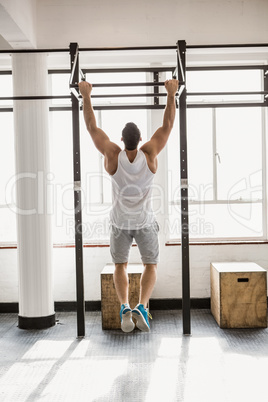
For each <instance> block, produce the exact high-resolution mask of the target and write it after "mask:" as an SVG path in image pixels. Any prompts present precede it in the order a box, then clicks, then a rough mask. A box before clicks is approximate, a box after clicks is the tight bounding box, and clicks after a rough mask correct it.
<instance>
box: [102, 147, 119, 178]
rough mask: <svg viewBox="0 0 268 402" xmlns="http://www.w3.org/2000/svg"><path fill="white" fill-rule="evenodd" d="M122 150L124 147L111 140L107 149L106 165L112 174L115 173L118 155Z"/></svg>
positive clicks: (105, 155)
mask: <svg viewBox="0 0 268 402" xmlns="http://www.w3.org/2000/svg"><path fill="white" fill-rule="evenodd" d="M121 151H122V149H121V148H120V147H119V146H118V145H117V144H115V143H114V142H110V144H109V147H107V148H106V150H105V154H104V167H105V169H106V171H107V172H108V173H109V174H110V175H114V174H115V172H116V170H117V165H118V155H119V153H120V152H121Z"/></svg>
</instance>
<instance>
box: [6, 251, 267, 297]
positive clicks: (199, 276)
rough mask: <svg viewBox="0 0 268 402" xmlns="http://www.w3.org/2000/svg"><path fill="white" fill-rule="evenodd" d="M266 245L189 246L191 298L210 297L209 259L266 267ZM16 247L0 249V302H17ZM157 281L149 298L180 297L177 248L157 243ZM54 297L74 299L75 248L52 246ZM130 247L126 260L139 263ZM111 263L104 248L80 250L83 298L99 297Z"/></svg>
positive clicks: (136, 254)
mask: <svg viewBox="0 0 268 402" xmlns="http://www.w3.org/2000/svg"><path fill="white" fill-rule="evenodd" d="M267 248H268V245H221V246H212V245H206V246H190V266H191V267H190V273H191V297H194V298H206V297H210V262H213V261H214V262H215V261H254V262H256V263H257V264H259V265H260V266H261V267H263V268H265V269H268V258H267V255H268V252H267V251H268V250H267ZM16 255H17V250H16V249H13V250H0V303H4V302H5V303H7V302H17V301H18V277H17V263H16ZM160 257H161V261H160V264H159V267H158V280H157V284H156V287H155V289H154V292H153V295H152V298H181V287H182V285H181V249H180V247H179V246H168V247H167V246H166V247H165V246H164V244H163V243H162V244H161V254H160ZM53 258H54V264H53V271H54V299H55V301H74V300H76V293H75V292H76V290H75V289H76V287H75V286H76V285H75V250H74V248H54V252H53ZM139 261H140V259H139V254H138V249H137V247H132V249H131V254H130V262H139ZM107 262H111V259H110V252H109V248H108V247H96V248H92V247H89V248H85V249H84V273H85V299H86V300H100V273H101V271H102V269H103V267H104V265H105V264H106V263H107Z"/></svg>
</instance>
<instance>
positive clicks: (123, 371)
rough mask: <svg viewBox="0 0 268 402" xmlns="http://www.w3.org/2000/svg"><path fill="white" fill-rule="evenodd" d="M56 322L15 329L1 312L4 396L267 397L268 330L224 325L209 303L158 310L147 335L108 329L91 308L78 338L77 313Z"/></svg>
mask: <svg viewBox="0 0 268 402" xmlns="http://www.w3.org/2000/svg"><path fill="white" fill-rule="evenodd" d="M57 319H58V323H57V325H56V326H55V327H53V328H50V329H48V330H42V331H25V330H20V329H18V328H17V316H16V315H15V314H2V315H0V401H1V402H13V401H14V402H30V401H41V402H43V401H46V402H54V401H55V402H56V401H62V402H69V401H70V402H76V401H77V402H83V401H86V402H89V401H94V402H101V401H103V402H106V401H116V402H121V401H122V402H132V401H146V402H147V401H152V402H158V401H161V402H169V401H179V402H181V401H183V402H240V401H241V402H242V401H243V402H262V401H268V389H267V381H268V380H267V376H268V329H248V330H241V329H235V330H222V329H220V328H219V327H218V325H217V324H216V322H215V321H214V319H213V317H212V316H211V314H210V311H209V310H193V311H192V335H191V336H183V335H182V320H181V311H177V310H173V311H169V312H165V311H153V321H152V324H151V325H152V330H151V332H150V333H149V334H147V333H141V332H140V331H138V330H135V331H134V332H133V333H130V334H124V333H122V332H121V331H103V330H102V329H101V314H100V312H94V313H91V312H90V313H86V337H85V338H84V339H81V340H78V339H76V315H75V313H58V314H57Z"/></svg>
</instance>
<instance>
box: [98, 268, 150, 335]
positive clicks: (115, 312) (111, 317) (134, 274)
mask: <svg viewBox="0 0 268 402" xmlns="http://www.w3.org/2000/svg"><path fill="white" fill-rule="evenodd" d="M127 270H128V278H129V304H130V307H131V308H132V309H133V308H134V307H135V306H136V305H137V304H138V303H139V294H140V279H141V274H142V273H143V265H142V264H128V269H127ZM113 273H114V265H113V264H107V265H106V266H105V267H104V268H103V270H102V272H101V315H102V329H121V322H120V316H119V312H120V308H121V304H120V302H119V300H118V298H117V294H116V290H115V286H114V281H113Z"/></svg>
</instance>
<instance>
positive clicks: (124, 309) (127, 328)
mask: <svg viewBox="0 0 268 402" xmlns="http://www.w3.org/2000/svg"><path fill="white" fill-rule="evenodd" d="M120 319H121V329H122V331H123V332H131V331H133V329H134V328H135V324H134V322H133V321H132V310H131V308H130V307H129V304H128V303H126V304H122V305H121V310H120Z"/></svg>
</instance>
